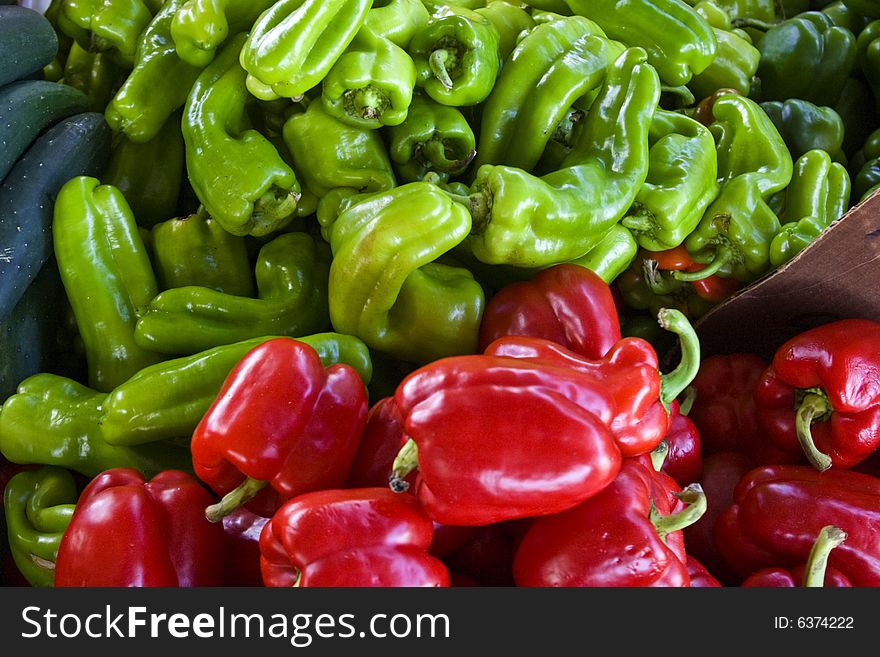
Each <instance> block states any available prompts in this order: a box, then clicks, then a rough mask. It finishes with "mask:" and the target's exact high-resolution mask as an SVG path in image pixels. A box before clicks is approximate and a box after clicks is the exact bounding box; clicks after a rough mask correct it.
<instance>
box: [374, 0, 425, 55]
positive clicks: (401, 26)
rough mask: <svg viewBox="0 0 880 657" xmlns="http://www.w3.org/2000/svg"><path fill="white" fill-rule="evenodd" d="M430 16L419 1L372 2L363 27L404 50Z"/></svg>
mask: <svg viewBox="0 0 880 657" xmlns="http://www.w3.org/2000/svg"><path fill="white" fill-rule="evenodd" d="M430 16H431V14H430V13H429V12H428V8H427V7H425V5H424V3H422V1H421V0H373V4H372V5H370V9H369V11H368V12H367V17H366V18H365V19H364V27H366V28H367V29H368V30H371V31H372V32H374V33H375V34H378V35H379V36H382V37H385V38H386V39H388V40H389V41H391V42H392V43H393V44H395V45H397V46H400V47H401V48H404V49H405V48H407V47H408V46H409V42H410V41H411V40H412V38H413V35H414V34H415V33H416V32H418V31H419V30H420V29H422V28H423V27H424V26H425V25H427V23H428V19H429V18H430Z"/></svg>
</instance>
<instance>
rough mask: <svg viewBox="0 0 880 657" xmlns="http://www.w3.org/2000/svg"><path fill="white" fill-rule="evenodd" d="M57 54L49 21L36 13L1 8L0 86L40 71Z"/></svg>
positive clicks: (16, 8) (11, 7)
mask: <svg viewBox="0 0 880 657" xmlns="http://www.w3.org/2000/svg"><path fill="white" fill-rule="evenodd" d="M57 52H58V36H57V35H56V34H55V30H54V29H53V27H52V24H51V23H50V22H49V19H48V18H46V17H45V16H43V14H41V13H40V12H38V11H36V10H35V9H28V8H27V7H19V6H18V5H8V6H7V5H0V84H7V83H8V82H13V81H14V80H21V79H23V78H26V77H27V76H29V75H32V74H34V73H36V72H37V71H40V70H42V68H43V67H44V66H46V65H47V64H49V63H50V62H51V61H52V60H53V59H54V58H55V55H56V53H57Z"/></svg>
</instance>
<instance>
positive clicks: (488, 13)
mask: <svg viewBox="0 0 880 657" xmlns="http://www.w3.org/2000/svg"><path fill="white" fill-rule="evenodd" d="M475 11H476V12H477V13H478V14H482V15H483V16H485V17H486V18H488V19H489V20H490V21H491V22H492V25H494V26H495V29H496V30H497V31H498V54H499V56H500V57H501V61H502V62H504V61H506V60H507V57H508V56H509V55H510V53H511V52H513V49H514V48H515V47H516V44H517V41H518V40H519V38H520V35H521V34H522V32H523V30H530V29H532V28H533V27H535V19H534V18H532V16H531V14H529V12H528V11H526V10H525V9H524V8H523V6H522V5H520V4H517V3H515V2H508V0H490V2H489V3H488V4H487V5H486V6H485V7H479V8H477V9H475Z"/></svg>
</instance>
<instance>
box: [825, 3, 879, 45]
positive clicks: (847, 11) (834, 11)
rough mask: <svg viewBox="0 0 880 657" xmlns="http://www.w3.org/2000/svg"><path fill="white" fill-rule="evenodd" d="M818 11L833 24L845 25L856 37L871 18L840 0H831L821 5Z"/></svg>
mask: <svg viewBox="0 0 880 657" xmlns="http://www.w3.org/2000/svg"><path fill="white" fill-rule="evenodd" d="M820 11H821V12H822V13H823V14H825V15H826V16H828V17H829V18H830V19H831V20H832V21H834V24H835V25H839V26H840V27H845V28H846V29H848V30H849V31H850V32H852V33H853V34H855V35H856V37H858V35H859V33H860V32H861V31H862V30H863V29H865V27H866V26H867V25H868V23H870V22H871V20H872V19H871V17H870V16H865V15H863V14H860V13H858V12H856V11H853V9H852V8H850V7H848V6H847V5H846V3H845V2H843V1H842V0H838V1H837V2H832V3H830V4H828V5H826V6H824V7H822V9H821V10H820Z"/></svg>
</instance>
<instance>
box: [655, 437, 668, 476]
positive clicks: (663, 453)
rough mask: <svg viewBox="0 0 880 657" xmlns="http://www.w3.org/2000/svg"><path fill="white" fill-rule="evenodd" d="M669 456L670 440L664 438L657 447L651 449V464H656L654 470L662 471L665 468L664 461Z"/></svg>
mask: <svg viewBox="0 0 880 657" xmlns="http://www.w3.org/2000/svg"><path fill="white" fill-rule="evenodd" d="M667 456H669V441H668V440H666V438H664V439H663V440H661V441H660V444H658V445H657V447H655V448H654V449H653V450H651V465H653V466H654V470H656V471H657V472H660V470H662V469H663V463H664V462H665V461H666V457H667Z"/></svg>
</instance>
